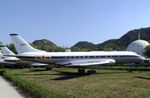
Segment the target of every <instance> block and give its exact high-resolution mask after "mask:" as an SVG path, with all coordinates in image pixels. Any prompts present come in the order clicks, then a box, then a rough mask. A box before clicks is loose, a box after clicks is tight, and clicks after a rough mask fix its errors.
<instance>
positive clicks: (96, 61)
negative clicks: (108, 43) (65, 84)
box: [58, 59, 115, 67]
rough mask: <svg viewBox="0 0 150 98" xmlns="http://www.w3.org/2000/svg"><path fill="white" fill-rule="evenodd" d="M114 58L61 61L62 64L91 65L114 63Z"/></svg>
mask: <svg viewBox="0 0 150 98" xmlns="http://www.w3.org/2000/svg"><path fill="white" fill-rule="evenodd" d="M114 63H115V60H114V59H84V60H82V59H80V60H70V61H65V62H59V63H58V64H60V65H66V66H68V67H69V66H70V67H71V66H90V65H103V64H114Z"/></svg>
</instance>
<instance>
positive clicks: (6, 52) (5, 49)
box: [0, 46, 15, 55]
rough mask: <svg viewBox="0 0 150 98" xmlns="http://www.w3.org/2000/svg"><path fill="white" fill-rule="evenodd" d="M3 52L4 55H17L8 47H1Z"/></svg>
mask: <svg viewBox="0 0 150 98" xmlns="http://www.w3.org/2000/svg"><path fill="white" fill-rule="evenodd" d="M0 48H1V52H2V53H3V54H4V55H15V54H14V53H13V52H12V51H11V50H9V49H8V48H7V47H6V46H0Z"/></svg>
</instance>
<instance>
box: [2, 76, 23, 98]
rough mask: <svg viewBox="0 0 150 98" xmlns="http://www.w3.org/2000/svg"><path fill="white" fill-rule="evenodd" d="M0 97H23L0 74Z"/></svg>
mask: <svg viewBox="0 0 150 98" xmlns="http://www.w3.org/2000/svg"><path fill="white" fill-rule="evenodd" d="M0 98H25V97H23V96H22V95H21V94H20V93H19V92H18V91H17V90H16V88H15V87H14V86H12V84H11V83H10V82H8V81H7V80H5V79H4V78H3V77H2V76H0Z"/></svg>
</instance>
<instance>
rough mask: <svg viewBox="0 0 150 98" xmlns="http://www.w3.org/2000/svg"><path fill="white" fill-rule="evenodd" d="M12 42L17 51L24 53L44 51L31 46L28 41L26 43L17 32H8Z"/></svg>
mask: <svg viewBox="0 0 150 98" xmlns="http://www.w3.org/2000/svg"><path fill="white" fill-rule="evenodd" d="M10 36H11V39H12V41H13V44H14V45H15V48H16V50H17V53H25V52H44V51H42V50H38V49H35V48H33V47H32V46H31V45H30V44H29V43H27V42H26V41H25V40H24V39H23V38H22V37H21V36H19V35H18V34H10Z"/></svg>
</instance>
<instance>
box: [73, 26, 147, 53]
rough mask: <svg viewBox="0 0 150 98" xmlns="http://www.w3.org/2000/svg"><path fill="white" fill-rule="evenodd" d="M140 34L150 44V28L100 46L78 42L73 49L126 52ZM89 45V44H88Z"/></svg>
mask: <svg viewBox="0 0 150 98" xmlns="http://www.w3.org/2000/svg"><path fill="white" fill-rule="evenodd" d="M138 34H140V36H141V37H140V38H141V39H142V40H146V41H149V42H150V27H148V28H141V29H135V30H131V31H129V32H127V33H126V34H124V35H123V36H122V37H120V38H119V39H110V40H107V41H105V42H103V43H100V44H89V42H86V43H83V42H84V41H81V42H78V43H77V44H75V45H74V46H73V48H79V49H80V50H84V49H86V50H89V51H92V50H107V51H109V50H110V51H111V50H126V48H127V46H128V45H129V44H130V43H131V42H133V41H135V40H137V39H138ZM87 43H88V44H87ZM83 46H84V47H83Z"/></svg>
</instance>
